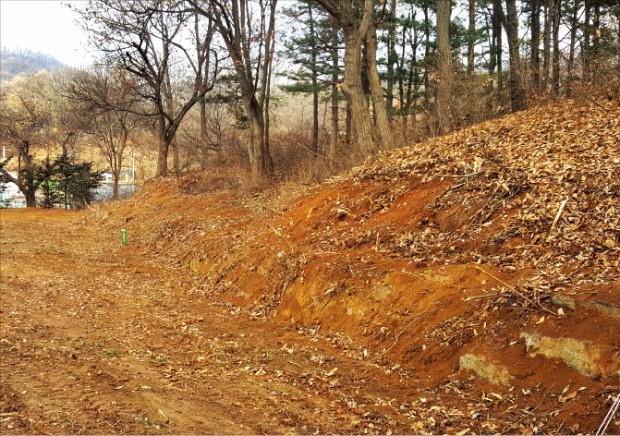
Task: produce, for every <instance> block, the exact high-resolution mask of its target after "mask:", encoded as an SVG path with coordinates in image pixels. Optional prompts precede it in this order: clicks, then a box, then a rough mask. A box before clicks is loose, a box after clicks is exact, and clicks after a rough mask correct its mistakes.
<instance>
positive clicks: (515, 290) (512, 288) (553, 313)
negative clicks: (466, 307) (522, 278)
mask: <svg viewBox="0 0 620 436" xmlns="http://www.w3.org/2000/svg"><path fill="white" fill-rule="evenodd" d="M474 268H476V269H477V270H478V271H480V272H482V273H484V274H486V275H488V276H489V277H491V278H492V279H495V280H497V281H498V282H499V283H501V284H502V285H504V286H506V287H507V288H508V289H509V290H510V291H511V292H512V293H513V294H516V295H518V296H519V297H521V298H523V299H524V300H525V301H527V302H528V303H530V304H532V305H534V306H538V308H540V309H541V310H543V311H545V312H548V313H550V314H551V315H553V316H558V314H557V313H555V312H553V311H551V310H549V309H547V308H546V307H545V306H543V305H542V304H540V303H537V302H535V301H534V300H532V299H531V298H529V297H528V296H527V295H525V294H524V293H522V292H519V290H517V288H515V287H514V286H512V285H510V284H508V283H506V282H505V281H504V280H502V279H500V278H499V277H496V276H494V275H493V274H491V273H490V272H488V271H486V270H484V269H482V268H480V267H479V266H477V265H474Z"/></svg>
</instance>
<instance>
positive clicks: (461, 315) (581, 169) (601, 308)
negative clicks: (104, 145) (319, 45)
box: [88, 101, 620, 432]
mask: <svg viewBox="0 0 620 436" xmlns="http://www.w3.org/2000/svg"><path fill="white" fill-rule="evenodd" d="M211 180H214V182H213V183H214V185H211V184H210V183H211V182H210V181H211ZM210 186H212V188H210ZM295 198H296V199H295ZM88 219H89V220H92V221H94V222H96V223H98V225H100V226H102V227H105V228H108V229H115V231H116V230H118V229H120V228H121V227H123V228H126V229H127V230H128V234H129V241H130V244H129V245H128V246H127V247H125V252H126V253H127V254H128V255H134V256H138V255H141V256H144V258H145V259H146V260H147V261H148V262H150V263H152V264H153V265H154V266H157V264H161V263H164V264H166V265H167V266H174V267H178V271H179V274H181V275H183V276H184V277H186V278H187V277H189V278H191V280H192V283H194V286H195V290H196V291H197V292H201V293H202V295H204V298H205V299H209V300H215V301H219V302H222V303H226V304H229V305H233V306H234V307H237V308H238V310H239V312H240V313H245V314H247V315H248V316H249V317H251V318H256V319H258V318H264V317H276V318H277V319H280V320H287V321H289V322H291V323H293V324H294V325H295V326H296V327H297V329H298V331H299V332H300V333H301V334H304V335H310V336H312V335H322V337H324V338H327V340H328V341H330V342H331V343H332V344H333V345H334V347H338V348H341V349H343V350H344V351H345V352H346V353H347V355H349V356H350V357H351V358H353V359H356V360H358V361H359V362H360V363H361V364H364V365H370V366H373V365H375V366H376V365H379V367H381V368H384V369H385V370H386V371H398V370H399V368H406V369H407V371H412V372H413V373H414V374H416V380H415V383H417V384H419V385H421V386H425V387H426V389H429V392H430V391H433V392H436V393H438V392H443V393H444V397H445V402H446V404H450V405H455V406H458V407H460V409H459V413H465V414H467V415H468V416H470V415H471V416H474V415H475V416H479V415H477V413H478V414H479V413H482V412H480V411H478V412H477V411H476V407H474V406H471V407H470V408H469V409H467V407H466V406H465V405H467V404H470V399H471V398H473V397H475V398H482V399H483V403H486V404H487V405H489V407H490V409H489V408H488V409H487V410H486V411H485V413H487V416H488V414H498V415H501V416H502V419H507V420H509V421H512V422H513V423H516V424H514V425H515V426H514V427H501V429H502V431H507V429H508V428H509V429H510V431H513V432H514V431H517V430H518V429H523V428H524V429H526V431H531V432H536V431H539V430H540V429H543V428H544V429H546V431H554V432H569V431H570V432H577V431H593V430H595V428H596V425H597V423H598V422H600V420H602V418H603V416H604V415H605V412H606V410H607V408H608V407H609V400H610V398H611V394H612V393H613V392H616V391H617V389H618V386H619V385H620V383H619V370H620V355H619V351H618V350H619V349H620V322H619V318H620V315H619V314H620V264H619V261H620V108H619V107H618V106H617V105H616V104H615V103H613V102H592V103H588V104H577V103H575V102H572V101H567V102H563V103H558V104H554V105H545V106H540V107H536V108H534V109H531V110H529V111H525V112H522V113H519V114H515V115H511V116H508V117H505V118H503V119H501V120H495V121H492V122H488V123H485V124H481V125H478V126H474V127H472V128H470V129H467V130H463V131H461V132H458V133H455V134H453V135H449V136H446V137H442V138H438V139H436V140H434V141H429V142H426V143H422V144H416V145H415V146H412V147H410V148H406V149H401V150H395V151H392V152H390V153H388V154H386V155H384V156H382V157H381V158H379V159H378V160H376V161H375V162H373V163H370V164H368V165H365V166H362V167H360V168H357V169H355V170H354V171H352V173H351V174H350V175H348V176H347V177H341V178H337V179H334V180H332V181H330V182H329V183H326V184H323V185H319V186H314V187H307V188H299V187H296V188H295V189H294V190H291V189H290V187H279V188H272V191H270V192H266V193H263V194H260V195H250V194H247V193H246V194H244V195H236V194H235V191H234V190H233V189H231V188H230V184H227V183H225V182H223V181H222V180H220V179H216V178H213V177H211V176H208V175H202V176H201V175H193V176H191V177H189V178H186V179H183V180H181V181H177V180H157V181H153V182H151V183H149V184H147V185H145V187H144V189H143V190H142V192H141V193H140V194H139V195H137V196H136V197H134V198H133V199H132V200H129V201H127V202H125V203H121V204H118V205H112V206H109V207H103V208H99V209H98V211H97V213H96V214H95V215H93V216H91V217H89V218H88ZM489 392H492V394H489ZM470 405H471V404H470ZM418 406H419V407H423V406H424V405H423V404H422V403H421V404H418ZM472 419H473V418H472ZM517 424H518V425H517ZM615 425H616V427H614V429H612V430H615V431H620V427H618V426H617V425H618V423H616V424H615ZM442 428H446V427H442ZM476 428H477V431H478V432H482V431H484V432H486V431H498V429H500V427H493V426H491V427H488V428H487V427H476ZM414 430H415V429H414ZM418 430H420V431H422V430H423V429H422V428H420V429H418Z"/></svg>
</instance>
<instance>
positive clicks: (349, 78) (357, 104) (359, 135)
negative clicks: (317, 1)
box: [342, 24, 377, 155]
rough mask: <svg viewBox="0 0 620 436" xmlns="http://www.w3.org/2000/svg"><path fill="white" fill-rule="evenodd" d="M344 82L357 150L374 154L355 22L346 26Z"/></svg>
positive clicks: (360, 49)
mask: <svg viewBox="0 0 620 436" xmlns="http://www.w3.org/2000/svg"><path fill="white" fill-rule="evenodd" d="M343 30H344V41H345V52H344V82H343V83H342V91H343V92H344V95H345V96H346V97H347V100H348V101H349V104H350V106H351V123H352V127H353V133H354V135H355V146H356V151H357V152H358V153H361V154H363V155H368V154H373V153H374V152H375V151H376V148H377V147H376V144H375V142H374V140H373V138H372V123H371V120H370V114H369V113H368V107H367V106H366V100H365V98H364V90H363V86H362V79H361V73H362V37H361V36H360V35H359V29H358V27H357V26H355V25H354V24H351V25H347V26H344V29H343Z"/></svg>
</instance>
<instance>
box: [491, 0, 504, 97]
mask: <svg viewBox="0 0 620 436" xmlns="http://www.w3.org/2000/svg"><path fill="white" fill-rule="evenodd" d="M502 16H503V10H502V0H493V33H494V34H495V65H496V66H497V90H498V94H499V99H500V101H501V100H502V97H501V96H502V90H503V89H504V77H503V76H502V62H503V52H504V50H503V48H502V47H503V41H502Z"/></svg>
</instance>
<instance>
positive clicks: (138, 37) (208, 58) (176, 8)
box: [80, 0, 218, 176]
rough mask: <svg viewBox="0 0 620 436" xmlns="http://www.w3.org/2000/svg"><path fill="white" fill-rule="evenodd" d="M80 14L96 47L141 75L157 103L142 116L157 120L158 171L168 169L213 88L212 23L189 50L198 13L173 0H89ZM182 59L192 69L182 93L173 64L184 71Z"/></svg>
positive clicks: (144, 92)
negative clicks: (182, 132) (180, 134)
mask: <svg viewBox="0 0 620 436" xmlns="http://www.w3.org/2000/svg"><path fill="white" fill-rule="evenodd" d="M80 13H81V16H82V19H83V22H84V26H85V28H86V29H87V30H88V31H89V32H91V35H92V37H93V43H94V45H95V47H97V48H98V49H100V50H102V51H103V52H105V53H107V54H108V56H109V57H110V58H112V59H114V60H115V61H117V62H118V63H119V64H120V65H122V66H123V68H125V69H126V70H127V71H129V72H130V73H132V74H134V75H135V76H136V77H137V78H139V79H140V85H141V86H140V94H141V96H142V97H143V98H144V99H145V100H147V101H149V102H150V103H151V107H152V109H150V110H149V111H145V112H142V115H147V116H152V117H155V119H156V120H157V131H158V140H159V148H158V159H157V175H158V176H163V175H165V174H167V172H168V152H169V148H170V146H171V144H172V142H173V140H174V136H175V134H176V132H177V130H178V128H179V125H180V124H181V121H182V120H183V118H184V117H185V115H186V114H187V113H188V112H189V110H190V109H191V108H192V107H193V106H194V105H195V104H196V103H197V102H198V101H200V100H201V99H202V98H203V97H204V95H205V94H206V93H207V92H208V91H209V90H211V89H212V88H213V84H214V81H215V76H216V74H217V64H218V58H217V53H216V52H215V51H214V50H212V49H211V42H212V37H213V32H210V31H209V30H208V29H209V28H210V27H209V26H208V27H207V31H206V32H205V33H204V34H203V35H204V36H203V37H200V36H196V35H194V42H195V43H196V50H189V49H188V48H187V41H184V40H183V38H184V37H185V35H186V34H187V33H188V30H187V29H188V27H190V26H192V21H191V19H192V18H194V14H193V13H192V11H188V9H187V8H186V7H185V6H184V5H183V3H182V2H176V1H173V0H156V1H147V0H132V1H126V0H90V2H89V4H88V6H87V7H86V8H84V9H82V10H80ZM206 19H209V16H206ZM193 27H194V29H196V26H195V25H194V26H193ZM178 64H185V65H189V71H191V72H192V74H191V78H190V80H191V81H192V82H193V87H192V88H191V92H189V93H187V94H186V95H184V96H183V97H181V95H179V93H176V92H175V88H174V87H173V82H172V72H173V67H174V68H176V69H175V72H176V71H182V70H181V69H180V68H179V67H178ZM175 65H176V67H175ZM209 66H211V70H210V71H209V69H208V68H209ZM205 67H206V68H205ZM175 166H176V167H177V169H178V160H176V164H175Z"/></svg>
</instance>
